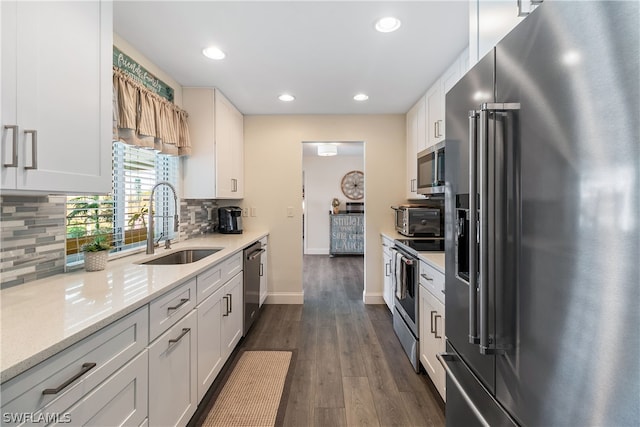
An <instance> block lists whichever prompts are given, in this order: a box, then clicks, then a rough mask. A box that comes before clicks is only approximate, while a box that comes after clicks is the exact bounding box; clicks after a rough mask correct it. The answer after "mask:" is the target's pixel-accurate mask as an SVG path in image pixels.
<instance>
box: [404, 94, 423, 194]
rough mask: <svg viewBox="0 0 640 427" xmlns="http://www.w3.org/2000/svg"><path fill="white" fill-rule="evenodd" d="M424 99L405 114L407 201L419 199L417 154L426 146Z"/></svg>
mask: <svg viewBox="0 0 640 427" xmlns="http://www.w3.org/2000/svg"><path fill="white" fill-rule="evenodd" d="M426 109H427V106H426V98H425V97H424V96H423V97H422V98H420V99H419V100H418V102H416V104H415V105H414V106H413V107H411V109H410V110H409V111H408V112H407V116H406V126H407V141H406V145H407V199H416V198H419V197H420V196H419V194H418V164H417V154H418V152H419V151H422V150H424V148H425V146H426V114H425V113H426Z"/></svg>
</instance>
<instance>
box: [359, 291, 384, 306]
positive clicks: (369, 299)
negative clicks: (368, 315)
mask: <svg viewBox="0 0 640 427" xmlns="http://www.w3.org/2000/svg"><path fill="white" fill-rule="evenodd" d="M364 303H365V304H386V302H384V297H383V294H381V293H373V292H370V293H365V295H364Z"/></svg>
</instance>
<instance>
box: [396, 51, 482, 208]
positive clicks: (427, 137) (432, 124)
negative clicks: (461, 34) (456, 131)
mask: <svg viewBox="0 0 640 427" xmlns="http://www.w3.org/2000/svg"><path fill="white" fill-rule="evenodd" d="M468 69H469V51H468V49H465V50H463V51H462V52H461V53H460V55H459V56H458V57H457V58H456V60H455V61H454V62H453V63H452V64H451V65H450V66H449V68H447V69H446V71H445V72H444V73H443V74H442V75H441V76H440V78H439V79H438V80H436V82H435V83H434V84H433V85H432V86H431V87H430V88H429V89H428V90H427V93H426V94H425V95H424V96H423V97H422V98H420V99H419V100H418V102H416V103H415V105H414V106H413V107H411V109H410V110H409V111H408V112H407V115H406V125H407V141H406V147H407V187H406V196H407V199H422V198H423V196H421V195H419V194H418V192H417V191H418V188H417V175H418V171H417V168H418V164H417V155H418V153H419V152H420V151H422V150H424V149H427V148H429V147H431V146H433V145H435V144H437V143H439V142H440V141H443V140H444V129H445V97H446V94H447V92H448V91H449V89H451V88H452V87H453V86H454V85H455V84H456V83H457V82H458V80H460V79H461V78H462V76H463V75H464V74H465V73H466V72H467V70H468Z"/></svg>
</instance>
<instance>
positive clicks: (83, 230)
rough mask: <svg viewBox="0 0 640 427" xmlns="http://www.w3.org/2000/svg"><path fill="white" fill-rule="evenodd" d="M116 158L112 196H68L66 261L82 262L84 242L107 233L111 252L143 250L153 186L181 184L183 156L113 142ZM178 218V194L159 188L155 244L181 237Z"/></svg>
mask: <svg viewBox="0 0 640 427" xmlns="http://www.w3.org/2000/svg"><path fill="white" fill-rule="evenodd" d="M112 160H113V181H112V191H111V194H109V195H106V196H70V197H68V198H67V263H73V262H75V261H78V260H80V259H81V258H82V254H81V252H80V249H81V246H82V244H83V243H86V241H88V240H91V239H92V238H93V236H95V235H96V234H106V235H108V239H109V241H110V242H111V246H113V250H112V252H119V251H123V250H125V249H131V248H135V247H137V246H143V245H144V244H145V243H146V239H147V221H148V213H149V198H150V196H151V190H152V188H153V186H154V185H156V183H158V182H162V181H164V182H169V183H170V184H172V185H173V186H174V187H176V185H177V182H178V157H174V156H168V155H164V154H159V153H156V152H155V151H154V150H148V149H142V148H138V147H134V146H131V145H127V144H124V143H122V142H114V143H113V151H112ZM178 209H179V206H178ZM173 215H175V209H174V198H173V192H172V191H171V190H170V189H169V188H168V187H167V186H160V187H158V188H157V189H156V191H155V194H154V217H155V221H154V224H155V227H154V235H155V239H156V240H157V239H158V238H162V239H166V238H170V239H176V238H177V233H176V232H174V231H173V229H174V224H173V221H174V218H173Z"/></svg>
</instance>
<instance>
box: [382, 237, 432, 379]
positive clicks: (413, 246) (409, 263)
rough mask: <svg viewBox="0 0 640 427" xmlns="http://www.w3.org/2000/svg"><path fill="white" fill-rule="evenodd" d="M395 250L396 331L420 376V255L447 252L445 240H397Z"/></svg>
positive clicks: (393, 261)
mask: <svg viewBox="0 0 640 427" xmlns="http://www.w3.org/2000/svg"><path fill="white" fill-rule="evenodd" d="M394 243H395V244H394V246H393V247H392V248H391V257H392V258H391V273H392V274H391V275H392V277H393V288H394V307H393V330H394V331H395V333H396V335H397V336H398V339H399V340H400V343H401V344H402V348H403V349H404V351H405V353H406V354H407V356H408V357H409V360H410V361H411V365H412V366H413V369H414V370H415V371H416V372H418V371H419V368H420V365H419V360H420V359H419V354H418V351H419V348H418V337H419V336H420V335H419V330H418V325H419V324H420V322H419V317H418V316H419V314H418V301H419V298H418V289H419V288H418V286H419V278H420V260H419V258H418V252H422V251H443V250H444V240H443V239H442V238H423V239H397V240H395V241H394Z"/></svg>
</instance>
